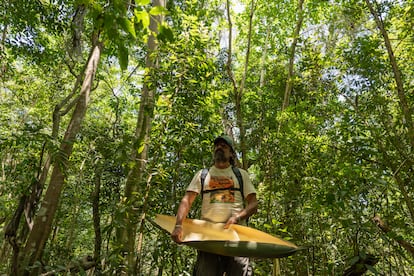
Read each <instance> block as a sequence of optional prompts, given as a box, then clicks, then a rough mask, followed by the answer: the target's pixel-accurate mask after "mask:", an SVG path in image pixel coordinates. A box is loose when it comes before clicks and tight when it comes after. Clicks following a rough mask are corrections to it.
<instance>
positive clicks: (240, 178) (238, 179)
mask: <svg viewBox="0 0 414 276" xmlns="http://www.w3.org/2000/svg"><path fill="white" fill-rule="evenodd" d="M231 169H232V170H233V173H234V175H235V176H236V177H237V181H239V186H240V193H241V195H242V199H243V200H244V191H243V177H242V175H241V172H240V170H239V168H237V167H231Z"/></svg>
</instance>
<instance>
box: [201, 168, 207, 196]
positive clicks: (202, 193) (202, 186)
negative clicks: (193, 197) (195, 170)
mask: <svg viewBox="0 0 414 276" xmlns="http://www.w3.org/2000/svg"><path fill="white" fill-rule="evenodd" d="M207 174H208V169H207V168H204V169H203V170H202V171H201V198H203V197H204V181H205V180H206V176H207Z"/></svg>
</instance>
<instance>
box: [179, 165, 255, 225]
mask: <svg viewBox="0 0 414 276" xmlns="http://www.w3.org/2000/svg"><path fill="white" fill-rule="evenodd" d="M239 170H240V173H241V175H242V178H243V193H244V196H245V197H247V196H248V195H249V194H253V193H254V194H255V193H256V190H255V188H254V186H253V184H252V182H251V180H250V177H249V174H248V173H247V171H245V170H243V169H239ZM201 172H202V170H200V171H198V172H197V173H196V174H195V175H194V177H193V180H192V181H191V183H190V185H189V186H188V187H187V191H192V192H196V193H198V194H200V193H201ZM232 188H233V189H240V185H239V181H238V180H237V177H236V175H235V174H234V173H233V170H232V168H231V167H228V168H226V169H218V168H216V167H215V166H212V167H211V168H210V169H209V171H208V174H207V175H206V178H205V180H204V195H203V202H202V207H201V218H202V219H205V220H208V221H212V222H226V221H227V220H228V219H229V218H230V217H231V216H233V215H235V214H237V213H239V212H240V211H241V210H242V209H243V201H244V199H242V194H241V192H240V191H239V190H232Z"/></svg>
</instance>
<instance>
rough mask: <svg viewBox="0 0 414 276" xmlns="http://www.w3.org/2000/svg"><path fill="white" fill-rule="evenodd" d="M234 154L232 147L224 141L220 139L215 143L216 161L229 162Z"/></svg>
mask: <svg viewBox="0 0 414 276" xmlns="http://www.w3.org/2000/svg"><path fill="white" fill-rule="evenodd" d="M231 155H232V152H231V148H230V146H229V145H227V143H226V142H224V141H218V142H217V143H215V144H214V161H215V162H228V161H230V157H231Z"/></svg>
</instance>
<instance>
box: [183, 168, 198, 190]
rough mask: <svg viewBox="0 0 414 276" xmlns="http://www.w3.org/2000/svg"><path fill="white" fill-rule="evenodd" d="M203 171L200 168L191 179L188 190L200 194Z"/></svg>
mask: <svg viewBox="0 0 414 276" xmlns="http://www.w3.org/2000/svg"><path fill="white" fill-rule="evenodd" d="M201 171H202V170H199V171H198V172H197V173H196V174H195V175H194V177H193V180H191V182H190V185H188V187H187V190H186V191H187V192H196V193H197V194H199V193H200V192H201Z"/></svg>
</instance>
